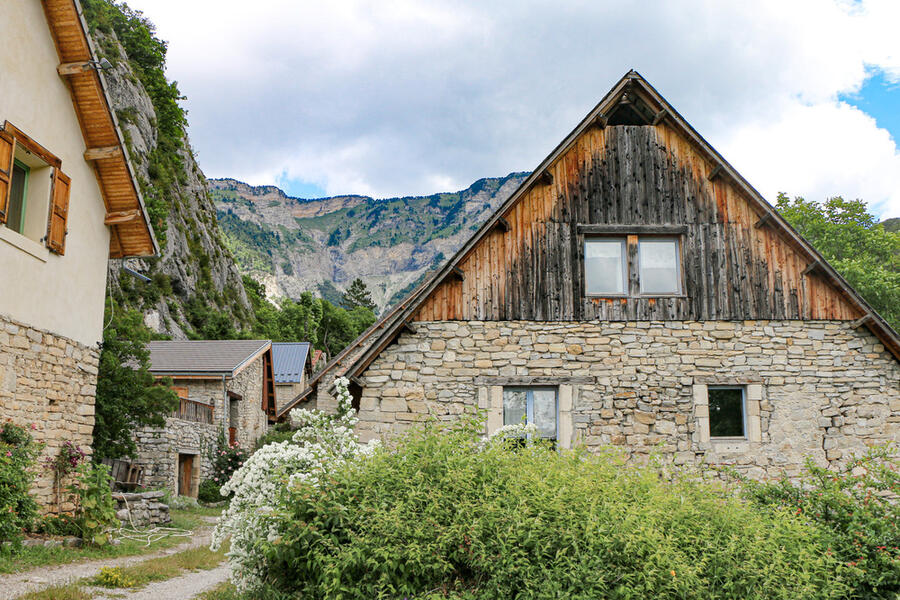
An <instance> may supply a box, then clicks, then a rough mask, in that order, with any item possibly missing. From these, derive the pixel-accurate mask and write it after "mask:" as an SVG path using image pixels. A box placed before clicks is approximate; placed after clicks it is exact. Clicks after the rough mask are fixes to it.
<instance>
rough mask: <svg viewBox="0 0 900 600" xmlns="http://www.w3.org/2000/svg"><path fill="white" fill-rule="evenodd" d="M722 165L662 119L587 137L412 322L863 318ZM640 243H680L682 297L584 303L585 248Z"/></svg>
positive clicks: (598, 130)
mask: <svg viewBox="0 0 900 600" xmlns="http://www.w3.org/2000/svg"><path fill="white" fill-rule="evenodd" d="M629 120H631V121H633V120H634V119H629ZM719 165H720V163H719V162H718V161H716V160H712V159H711V157H709V156H706V155H705V153H704V152H703V151H702V149H700V148H698V146H697V144H696V143H694V142H693V141H692V140H689V139H687V138H686V137H685V135H683V134H682V133H681V132H680V131H679V128H677V127H675V126H673V124H672V123H671V122H670V121H669V120H667V119H665V118H663V119H661V120H660V121H659V122H658V123H656V124H655V125H654V124H652V122H650V123H647V124H646V125H609V124H606V125H605V126H601V125H600V124H597V125H595V126H593V127H590V128H588V129H586V130H585V131H584V132H582V133H581V134H580V135H579V136H578V137H577V138H576V139H575V140H574V142H573V143H572V144H571V145H570V147H569V148H568V149H567V150H566V151H565V152H564V153H563V154H562V155H561V156H559V158H558V159H557V160H555V161H554V162H553V164H551V165H550V166H549V167H548V168H547V169H546V170H545V171H544V173H546V175H544V176H542V177H540V178H538V179H537V180H536V182H535V183H534V184H533V185H531V186H530V187H529V188H528V189H527V190H526V191H525V192H524V193H523V194H521V195H520V196H519V198H518V199H517V200H516V202H515V203H513V204H512V205H511V206H509V207H507V208H506V209H505V210H504V211H503V212H502V214H501V215H500V216H501V217H502V222H501V223H503V225H499V226H496V227H493V228H492V229H491V230H490V231H488V232H487V233H486V235H484V237H482V238H481V239H480V240H479V241H478V242H477V243H476V244H475V245H474V246H473V247H472V248H471V249H469V250H468V251H467V252H466V253H465V254H464V255H463V256H462V257H461V258H460V259H459V261H458V262H457V263H456V269H457V270H456V271H454V272H452V273H451V274H450V275H449V276H447V277H446V278H445V279H444V280H443V281H442V282H441V283H440V284H439V285H438V286H437V287H436V288H435V289H434V290H433V291H432V292H431V293H430V294H429V296H428V297H427V298H426V299H425V300H424V302H423V303H422V304H421V306H420V307H419V309H418V311H416V313H415V316H414V320H419V321H431V320H454V319H461V320H520V319H524V320H538V321H543V320H548V321H571V320H595V319H599V320H610V321H616V320H711V319H726V320H734V319H737V320H743V319H817V320H832V319H834V320H854V319H857V318H859V317H860V316H862V314H863V312H862V309H861V308H860V307H858V306H856V305H855V304H854V303H852V302H851V301H850V300H849V299H848V298H847V297H846V296H845V294H844V293H843V291H842V290H840V289H839V288H838V287H836V286H834V285H833V283H832V282H831V281H830V279H829V277H828V275H827V274H826V273H825V272H824V270H820V269H818V268H813V269H810V268H809V267H810V265H813V264H815V262H816V260H817V258H815V257H812V256H809V255H808V254H807V253H806V252H805V251H804V250H803V249H802V248H799V247H797V246H796V244H793V242H792V240H791V239H790V238H789V237H787V236H786V235H785V234H784V232H783V231H782V230H780V229H777V228H774V227H771V226H767V221H768V219H767V218H766V215H767V214H768V212H767V211H765V210H763V209H762V208H761V207H758V206H755V205H754V203H752V201H751V200H750V198H749V197H748V195H747V193H746V192H744V191H743V190H741V189H740V188H739V187H738V185H737V183H736V181H735V180H734V179H732V178H731V177H728V176H727V175H724V174H722V169H721V167H720V166H719ZM639 233H669V234H670V235H675V236H677V237H679V238H680V240H681V259H682V276H683V291H684V293H683V294H681V295H679V296H678V297H645V296H640V295H639V294H628V295H626V297H608V298H596V297H590V298H589V297H586V295H585V290H584V268H583V264H584V256H583V254H584V251H583V248H584V238H585V237H586V236H590V235H592V234H595V235H615V236H625V235H627V234H639Z"/></svg>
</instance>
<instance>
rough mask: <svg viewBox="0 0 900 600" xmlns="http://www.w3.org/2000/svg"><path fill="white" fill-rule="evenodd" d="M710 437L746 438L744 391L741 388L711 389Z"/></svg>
mask: <svg viewBox="0 0 900 600" xmlns="http://www.w3.org/2000/svg"><path fill="white" fill-rule="evenodd" d="M709 435H710V436H711V437H743V436H744V391H743V390H742V389H741V388H710V389H709Z"/></svg>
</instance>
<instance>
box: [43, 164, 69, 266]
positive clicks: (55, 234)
mask: <svg viewBox="0 0 900 600" xmlns="http://www.w3.org/2000/svg"><path fill="white" fill-rule="evenodd" d="M71 182H72V180H71V179H69V176H68V175H66V174H65V173H63V172H62V171H60V170H59V169H53V194H52V196H53V197H52V201H51V203H50V219H49V220H48V221H47V247H48V248H50V250H52V251H53V252H56V253H57V254H65V253H66V220H67V218H68V216H69V188H70V187H71Z"/></svg>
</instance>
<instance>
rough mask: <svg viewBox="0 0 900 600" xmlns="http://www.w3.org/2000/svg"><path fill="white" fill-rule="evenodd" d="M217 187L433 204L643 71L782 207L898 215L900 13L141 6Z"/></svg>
mask: <svg viewBox="0 0 900 600" xmlns="http://www.w3.org/2000/svg"><path fill="white" fill-rule="evenodd" d="M129 5H130V6H132V7H133V8H137V9H140V10H142V11H144V13H145V14H146V15H147V16H148V17H149V18H150V19H151V20H152V21H154V22H155V23H156V25H157V28H158V32H159V34H160V36H161V37H163V38H164V39H167V40H168V41H169V76H170V77H171V78H173V79H176V80H177V81H178V84H179V86H180V89H181V91H182V92H183V93H184V94H185V95H186V96H187V98H188V99H187V101H186V106H187V108H188V110H189V119H190V135H191V139H192V141H193V144H194V146H195V150H196V151H197V154H198V158H199V161H200V164H201V166H202V167H203V169H204V171H205V172H206V174H207V175H208V176H209V177H226V176H227V177H235V178H237V179H241V180H244V181H247V182H249V183H254V184H263V183H274V184H277V185H280V186H281V187H283V188H284V189H286V190H287V191H288V192H289V193H291V194H293V195H297V196H304V197H316V196H322V195H333V194H343V193H361V194H369V195H373V196H376V197H387V196H394V195H408V194H428V193H434V192H438V191H450V190H456V189H461V188H464V187H466V186H468V185H469V184H470V183H471V182H472V181H474V180H475V179H478V178H480V177H485V176H500V175H505V174H507V173H509V172H511V171H523V170H531V169H533V168H534V167H535V166H536V165H537V164H538V163H540V161H541V160H542V159H543V158H544V157H545V156H546V155H547V154H549V152H550V151H551V150H552V149H553V148H554V147H555V146H556V144H557V143H558V142H559V141H560V140H561V139H562V138H563V137H564V136H565V135H566V134H567V133H568V132H569V131H570V130H571V129H572V128H573V127H574V126H575V125H576V124H577V123H578V121H579V120H580V119H581V118H582V117H583V116H584V115H585V114H586V113H587V112H588V111H589V110H590V109H591V108H592V107H593V106H594V105H595V104H596V103H597V101H599V100H600V98H601V97H602V96H603V95H604V94H605V93H606V92H607V91H608V90H609V88H610V87H612V85H613V84H614V83H615V82H616V81H617V80H618V79H619V77H621V76H622V75H623V74H624V73H625V72H626V71H628V69H631V68H634V69H636V70H637V71H639V72H640V73H641V74H642V75H644V76H645V77H646V78H647V79H648V80H649V81H650V83H652V84H653V85H654V86H655V87H656V88H657V90H659V91H660V93H662V94H663V95H664V96H665V97H666V98H667V99H668V100H669V102H671V103H672V105H673V106H675V108H677V109H678V111H679V112H680V113H681V114H682V115H683V116H684V117H685V118H687V120H688V121H689V122H691V124H692V125H693V126H694V127H695V128H696V129H697V130H698V131H699V132H700V133H701V134H702V135H703V136H704V137H706V139H707V140H709V141H710V142H711V143H712V144H713V145H714V146H715V147H716V149H718V150H719V152H720V153H722V155H723V156H725V158H726V159H727V160H728V161H729V162H731V163H732V164H733V165H734V166H735V167H736V168H737V169H738V170H739V171H740V172H741V173H742V174H743V175H744V176H745V177H746V178H747V179H748V180H749V181H750V182H751V183H752V184H753V185H754V186H756V187H757V189H759V190H760V191H761V192H762V193H763V195H765V196H766V197H767V198H768V199H769V200H770V201H774V197H775V194H776V193H777V192H779V191H784V192H787V193H788V194H790V195H802V196H805V197H807V198H812V199H816V200H822V199H824V198H826V197H829V196H834V195H843V196H844V197H851V198H863V199H864V200H866V201H867V202H869V204H870V206H871V208H872V210H873V212H875V213H876V214H879V215H881V216H882V217H898V216H900V150H898V144H900V35H898V34H897V24H898V23H900V2H898V1H897V0H871V1H870V0H862V1H850V0H846V1H841V0H834V1H832V0H791V1H790V2H785V1H784V0H754V1H753V2H747V1H746V0H737V1H723V0H679V1H678V2H672V1H670V0H659V1H655V0H643V1H641V2H622V1H621V0H616V1H615V2H612V1H607V0H555V1H553V2H549V1H547V2H534V1H530V0H514V1H508V2H507V1H503V0H498V1H492V2H483V1H473V2H468V3H463V2H458V1H454V2H451V1H447V2H443V1H440V0H438V1H434V2H431V1H427V2H426V1H418V2H414V1H409V0H399V1H393V0H348V1H338V0H333V1H328V2H322V1H321V0H316V1H306V0H303V1H298V0H254V1H253V2H246V1H245V0H129Z"/></svg>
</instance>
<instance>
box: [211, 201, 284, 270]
mask: <svg viewBox="0 0 900 600" xmlns="http://www.w3.org/2000/svg"><path fill="white" fill-rule="evenodd" d="M217 215H218V221H219V228H220V229H221V231H222V237H223V239H224V241H225V245H226V246H227V247H228V249H229V250H230V251H231V253H232V255H234V258H235V260H237V262H238V264H240V265H241V266H242V267H243V268H244V269H249V270H254V271H263V272H265V273H273V272H274V269H273V266H272V265H273V263H272V260H273V250H274V249H277V248H278V247H279V246H280V245H281V243H282V239H281V234H280V233H279V232H277V231H273V230H272V229H269V228H268V227H267V226H265V225H258V224H256V223H254V222H252V221H245V220H243V219H241V218H240V217H238V216H236V215H235V214H234V213H233V212H232V211H230V210H228V211H221V210H220V211H218V213H217Z"/></svg>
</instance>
